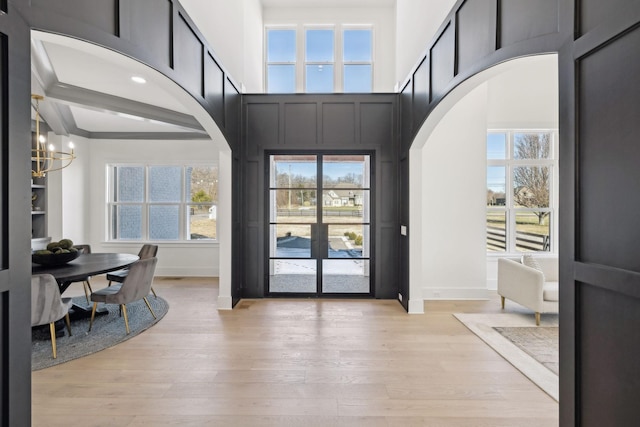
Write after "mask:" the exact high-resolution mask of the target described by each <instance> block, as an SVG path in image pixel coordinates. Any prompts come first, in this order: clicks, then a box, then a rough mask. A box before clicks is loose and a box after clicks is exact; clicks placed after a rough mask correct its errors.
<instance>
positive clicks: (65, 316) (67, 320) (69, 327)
mask: <svg viewBox="0 0 640 427" xmlns="http://www.w3.org/2000/svg"><path fill="white" fill-rule="evenodd" d="M64 323H66V324H67V330H68V331H69V336H71V319H70V318H69V312H67V314H65V315H64Z"/></svg>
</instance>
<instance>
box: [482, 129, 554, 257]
mask: <svg viewBox="0 0 640 427" xmlns="http://www.w3.org/2000/svg"><path fill="white" fill-rule="evenodd" d="M489 133H503V134H506V135H507V141H506V142H507V147H506V157H507V158H506V159H486V166H487V167H489V166H505V173H506V188H505V199H506V200H505V207H504V208H494V207H489V206H486V208H485V214H486V212H490V211H493V212H504V213H505V214H506V221H507V248H506V250H505V251H504V252H499V251H495V252H494V251H488V250H487V256H488V257H504V256H521V255H523V254H525V253H528V252H523V251H516V233H514V232H513V230H515V227H516V213H518V212H539V211H544V212H547V211H548V212H550V213H551V214H550V216H549V230H550V233H551V240H550V246H551V247H550V251H549V252H535V254H536V255H540V256H545V255H555V254H557V253H558V243H559V239H558V230H559V227H558V203H559V197H558V190H559V173H558V164H559V163H558V157H559V143H558V142H559V132H558V129H552V128H549V129H539V128H535V129H527V128H495V129H488V130H487V134H489ZM517 133H550V134H551V150H550V151H551V155H552V158H551V159H537V160H536V159H513V135H514V134H517ZM485 141H486V139H485ZM485 152H486V150H485ZM517 166H548V167H550V168H551V179H552V181H551V184H550V188H549V207H548V208H517V209H516V208H513V207H512V206H513V168H514V167H517ZM485 170H486V168H485Z"/></svg>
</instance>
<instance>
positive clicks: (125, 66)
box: [31, 31, 206, 139]
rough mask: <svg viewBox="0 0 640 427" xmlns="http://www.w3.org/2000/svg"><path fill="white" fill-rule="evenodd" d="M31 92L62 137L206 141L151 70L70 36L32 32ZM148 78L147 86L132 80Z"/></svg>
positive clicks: (198, 126)
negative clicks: (38, 95) (35, 94)
mask: <svg viewBox="0 0 640 427" xmlns="http://www.w3.org/2000/svg"><path fill="white" fill-rule="evenodd" d="M31 62H32V67H31V68H32V93H37V94H40V95H43V96H44V97H45V99H44V100H43V101H40V111H41V115H42V118H43V120H44V121H45V122H46V123H47V124H48V125H49V126H50V127H51V128H52V130H53V131H54V132H55V133H57V134H60V135H69V134H75V135H80V136H85V137H90V138H101V139H118V138H127V139H136V138H140V139H194V138H196V139H202V138H206V133H205V132H204V130H203V129H202V127H201V126H200V124H199V123H198V122H197V120H196V119H195V118H194V117H193V116H192V115H191V114H189V109H188V108H186V107H185V106H184V105H183V104H182V103H181V102H179V101H178V100H177V99H176V97H175V96H173V95H172V94H170V93H169V92H168V91H167V90H165V83H164V82H158V79H157V78H155V79H154V78H153V76H152V75H151V74H152V72H153V70H150V69H149V68H148V67H145V66H143V65H142V64H140V63H138V62H137V61H134V60H132V59H131V58H128V57H126V56H124V55H121V54H117V53H115V52H112V51H109V50H107V49H104V48H101V47H99V46H96V45H92V44H90V43H85V42H81V41H79V40H76V39H72V38H69V37H63V36H58V35H54V34H49V33H42V32H38V31H32V61H31ZM134 75H137V76H141V77H144V78H145V79H146V80H147V82H146V83H145V84H139V83H135V82H133V81H132V80H131V77H132V76H134Z"/></svg>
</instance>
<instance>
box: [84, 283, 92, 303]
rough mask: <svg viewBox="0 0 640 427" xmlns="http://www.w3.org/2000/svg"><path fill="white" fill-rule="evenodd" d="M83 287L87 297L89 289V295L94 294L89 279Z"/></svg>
mask: <svg viewBox="0 0 640 427" xmlns="http://www.w3.org/2000/svg"><path fill="white" fill-rule="evenodd" d="M82 285H83V286H84V294H85V295H87V289H89V294H92V293H93V289H91V282H89V279H87V280H85V281H84V282H82ZM88 302H89V300H88V299H87V303H88Z"/></svg>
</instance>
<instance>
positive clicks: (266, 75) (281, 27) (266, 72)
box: [262, 25, 304, 93]
mask: <svg viewBox="0 0 640 427" xmlns="http://www.w3.org/2000/svg"><path fill="white" fill-rule="evenodd" d="M269 30H293V31H295V35H296V37H295V40H296V59H295V61H293V62H269V55H268V54H269V49H268V44H269V38H268V36H269ZM263 40H264V43H263V44H262V45H263V46H262V49H263V52H262V57H263V58H264V63H263V67H264V71H263V73H262V75H263V78H264V81H263V83H262V85H263V87H264V92H265V93H268V89H269V65H293V66H294V69H295V79H296V81H295V88H296V92H299V88H298V85H299V82H300V76H299V71H298V69H299V68H300V67H299V66H298V63H299V58H300V54H299V49H300V40H299V31H298V28H297V26H296V25H268V26H265V27H264V34H263ZM303 49H304V48H303Z"/></svg>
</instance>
